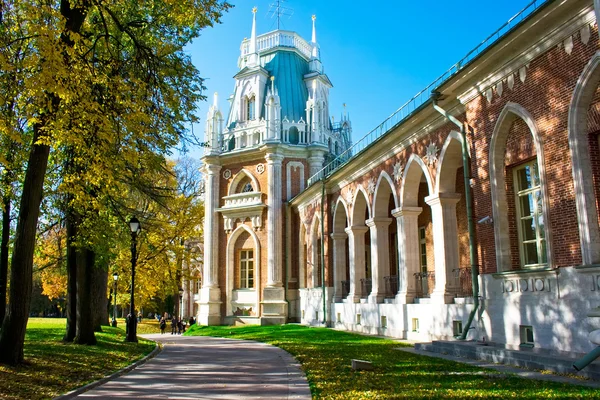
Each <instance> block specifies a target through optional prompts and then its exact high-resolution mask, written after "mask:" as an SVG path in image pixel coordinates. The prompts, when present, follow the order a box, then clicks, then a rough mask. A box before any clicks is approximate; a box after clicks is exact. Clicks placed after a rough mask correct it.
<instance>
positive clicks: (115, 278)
mask: <svg viewBox="0 0 600 400" xmlns="http://www.w3.org/2000/svg"><path fill="white" fill-rule="evenodd" d="M118 279H119V274H118V273H116V272H115V273H114V274H113V280H114V281H115V287H114V289H113V294H114V295H115V305H114V306H113V317H112V326H113V328H116V327H117V280H118Z"/></svg>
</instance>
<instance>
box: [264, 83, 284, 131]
mask: <svg viewBox="0 0 600 400" xmlns="http://www.w3.org/2000/svg"><path fill="white" fill-rule="evenodd" d="M265 112H266V115H265V120H266V121H267V140H279V139H280V137H279V136H280V135H279V133H280V132H281V119H280V115H281V101H280V99H279V91H278V90H277V88H276V87H275V77H274V76H272V77H271V87H270V88H269V90H268V91H267V97H266V99H265Z"/></svg>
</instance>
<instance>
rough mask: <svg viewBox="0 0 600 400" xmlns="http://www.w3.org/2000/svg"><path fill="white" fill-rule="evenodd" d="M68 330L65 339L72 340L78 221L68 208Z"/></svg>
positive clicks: (75, 323)
mask: <svg viewBox="0 0 600 400" xmlns="http://www.w3.org/2000/svg"><path fill="white" fill-rule="evenodd" d="M66 214H67V216H66V220H67V330H66V332H65V336H64V337H63V340H64V341H65V342H72V341H73V339H75V334H76V329H77V248H76V247H75V238H76V237H77V222H76V221H75V216H74V215H73V213H72V212H71V211H69V210H67V213H66Z"/></svg>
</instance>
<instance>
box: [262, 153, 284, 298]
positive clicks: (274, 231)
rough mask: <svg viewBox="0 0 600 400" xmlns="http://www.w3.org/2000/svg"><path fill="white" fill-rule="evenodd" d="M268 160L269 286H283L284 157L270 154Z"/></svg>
mask: <svg viewBox="0 0 600 400" xmlns="http://www.w3.org/2000/svg"><path fill="white" fill-rule="evenodd" d="M265 158H266V160H267V177H268V180H269V183H268V190H267V208H268V216H267V286H275V287H279V286H283V283H282V264H283V262H282V260H283V255H282V242H281V241H282V237H283V236H282V231H281V225H282V224H281V222H282V221H283V215H282V212H281V204H282V199H281V192H282V184H281V162H282V161H283V156H282V155H279V154H274V153H269V154H267V156H266V157H265Z"/></svg>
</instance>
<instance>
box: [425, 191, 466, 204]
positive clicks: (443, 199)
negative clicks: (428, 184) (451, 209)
mask: <svg viewBox="0 0 600 400" xmlns="http://www.w3.org/2000/svg"><path fill="white" fill-rule="evenodd" d="M461 198H462V196H461V195H460V194H458V193H438V194H433V195H431V196H427V197H425V203H427V204H428V205H430V206H433V205H437V204H452V203H454V204H456V203H458V202H459V201H460V199H461Z"/></svg>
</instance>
